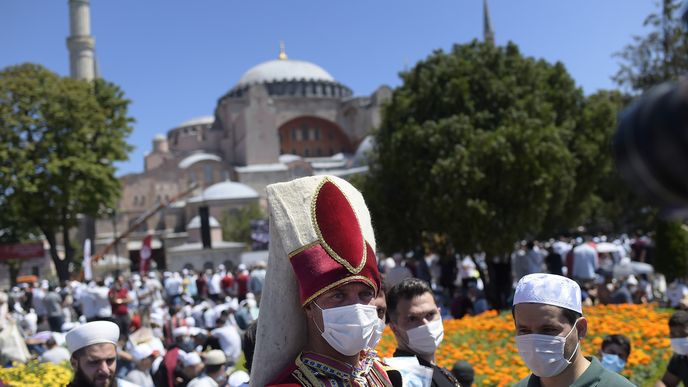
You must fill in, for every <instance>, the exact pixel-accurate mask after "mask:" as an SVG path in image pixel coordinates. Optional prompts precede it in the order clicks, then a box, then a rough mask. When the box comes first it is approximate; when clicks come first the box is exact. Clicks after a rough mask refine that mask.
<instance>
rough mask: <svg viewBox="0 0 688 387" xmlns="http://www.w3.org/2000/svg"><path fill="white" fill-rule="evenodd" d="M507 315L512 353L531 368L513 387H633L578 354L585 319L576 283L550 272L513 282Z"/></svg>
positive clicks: (584, 330)
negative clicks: (513, 338) (509, 316)
mask: <svg viewBox="0 0 688 387" xmlns="http://www.w3.org/2000/svg"><path fill="white" fill-rule="evenodd" d="M512 314H513V316H514V323H515V325H516V347H517V348H518V353H519V355H521V358H522V359H523V361H524V362H525V363H526V366H528V368H529V369H530V370H531V371H532V375H530V376H528V377H526V378H525V379H523V380H521V381H520V382H519V383H518V384H516V386H517V387H521V386H524V387H525V386H527V387H539V386H543V387H561V386H576V387H583V386H590V387H593V386H599V387H603V386H604V387H616V386H621V387H623V386H633V384H632V383H631V382H629V381H628V380H626V379H625V378H624V377H623V376H620V375H619V374H617V373H615V372H611V371H608V370H607V369H606V368H604V367H603V366H602V364H601V363H600V362H599V361H598V360H597V359H596V358H595V357H593V356H588V357H585V356H583V354H582V352H581V351H582V348H581V344H580V342H581V340H583V339H584V338H585V335H586V334H587V332H588V320H587V319H586V318H585V317H583V308H582V305H581V290H580V287H579V286H578V284H577V283H576V282H574V281H572V280H570V279H568V278H566V277H563V276H559V275H553V274H543V273H537V274H529V275H526V276H524V277H523V278H521V279H520V280H519V281H518V284H517V285H516V293H515V294H514V307H513V309H512Z"/></svg>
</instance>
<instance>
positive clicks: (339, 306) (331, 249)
mask: <svg viewBox="0 0 688 387" xmlns="http://www.w3.org/2000/svg"><path fill="white" fill-rule="evenodd" d="M267 193H268V205H269V209H270V232H271V241H270V254H269V261H268V270H267V274H266V281H265V287H264V290H263V301H262V304H261V315H260V318H259V319H258V332H257V340H256V349H255V354H254V358H253V364H254V365H255V366H254V368H255V369H258V368H259V366H258V365H260V371H261V372H260V374H258V373H254V374H252V375H251V386H265V385H268V386H330V385H352V386H394V385H401V378H400V376H399V374H398V372H396V371H393V370H390V369H388V367H386V366H385V365H383V364H382V363H380V362H379V361H378V360H377V355H376V353H375V351H374V349H373V348H375V345H376V344H377V342H378V341H379V339H380V335H381V332H382V328H384V321H382V320H381V319H379V318H378V314H377V308H376V306H375V305H373V300H374V299H375V297H376V295H377V294H378V292H379V290H380V274H379V273H378V270H377V262H376V259H375V237H374V235H373V229H372V226H371V223H370V214H369V213H368V209H367V208H366V206H365V202H364V201H363V197H362V195H361V194H360V192H358V191H357V190H356V189H355V188H354V187H353V186H351V185H350V184H349V183H348V182H346V181H344V180H342V179H339V178H336V177H333V176H314V177H306V178H302V179H297V180H294V181H291V182H288V183H280V184H273V185H271V186H268V188H267ZM333 383H334V384H333Z"/></svg>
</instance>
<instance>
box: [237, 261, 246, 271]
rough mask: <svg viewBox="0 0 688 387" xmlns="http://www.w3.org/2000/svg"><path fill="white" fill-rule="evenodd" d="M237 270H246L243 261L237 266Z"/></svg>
mask: <svg viewBox="0 0 688 387" xmlns="http://www.w3.org/2000/svg"><path fill="white" fill-rule="evenodd" d="M237 270H239V271H244V270H246V265H245V264H243V263H240V264H239V266H237Z"/></svg>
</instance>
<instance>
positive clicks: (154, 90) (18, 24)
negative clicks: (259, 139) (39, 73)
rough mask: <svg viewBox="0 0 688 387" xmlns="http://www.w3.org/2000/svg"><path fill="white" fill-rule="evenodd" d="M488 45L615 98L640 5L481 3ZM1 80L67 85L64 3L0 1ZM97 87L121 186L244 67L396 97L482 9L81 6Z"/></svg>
mask: <svg viewBox="0 0 688 387" xmlns="http://www.w3.org/2000/svg"><path fill="white" fill-rule="evenodd" d="M489 5H490V12H491V16H492V23H493V26H494V30H495V35H496V41H497V44H500V45H502V44H505V43H506V42H507V41H509V40H511V41H513V42H515V43H517V44H518V45H519V46H520V48H521V51H522V52H523V53H524V54H526V55H528V56H534V57H537V58H544V59H546V60H548V61H551V62H554V61H561V62H563V63H564V64H565V65H566V67H567V69H568V70H569V72H570V73H571V74H572V76H573V78H574V79H575V80H576V82H577V83H578V84H579V85H580V86H581V87H582V88H583V90H584V91H585V93H586V94H589V93H592V92H594V91H596V90H598V89H601V88H613V87H614V84H613V82H612V81H611V79H610V77H611V76H612V75H613V74H614V73H615V72H616V70H617V68H618V63H617V61H618V60H617V59H616V58H613V57H612V55H613V53H615V52H618V51H619V50H621V49H622V48H623V47H624V46H625V45H626V44H629V43H631V42H632V36H633V35H638V34H644V33H645V29H644V28H643V26H642V22H643V20H644V18H645V17H646V16H647V15H648V14H649V13H651V12H653V11H654V10H655V9H656V6H655V2H653V1H647V0H568V1H559V0H557V1H552V0H519V1H514V0H490V2H489ZM0 26H2V33H1V34H0V68H3V67H5V66H9V65H14V64H19V63H23V62H34V63H40V64H42V65H44V66H46V67H48V68H49V69H51V70H52V71H55V72H57V73H59V74H61V75H68V74H69V63H68V60H69V56H68V52H67V47H66V38H67V35H68V33H69V15H68V4H67V0H1V1H0ZM91 28H92V33H93V35H94V37H95V39H96V55H97V58H98V62H99V65H100V71H101V74H102V76H103V77H104V78H105V79H107V80H109V81H112V82H115V83H117V84H119V85H120V86H121V87H122V88H123V89H124V91H125V93H126V95H127V97H128V98H129V99H131V100H132V104H131V107H130V114H131V115H132V116H133V117H134V118H135V119H136V123H135V124H134V132H133V134H132V135H131V136H130V138H129V142H130V143H131V144H133V145H134V146H135V147H136V149H135V150H134V151H133V152H132V153H131V155H130V160H129V161H128V162H124V163H120V164H119V168H120V170H119V174H123V173H127V172H136V171H141V170H142V169H143V155H144V154H145V153H147V152H149V151H150V149H151V141H152V139H153V136H154V135H155V134H156V133H166V132H167V130H169V129H171V128H173V127H174V126H176V125H177V124H179V123H181V122H183V121H185V120H187V119H190V118H193V117H196V116H201V115H209V114H213V111H214V109H215V104H216V101H217V99H218V98H219V97H220V96H222V95H223V94H224V93H225V92H227V91H228V90H229V89H231V88H232V86H233V85H234V84H235V83H236V81H237V80H238V79H239V77H241V75H242V74H243V73H244V72H245V71H246V70H248V69H249V68H251V67H252V66H254V65H256V64H258V63H261V62H263V61H266V60H271V59H275V58H276V57H277V54H278V47H279V41H280V40H283V41H284V42H285V44H286V49H287V54H288V55H289V57H290V58H292V59H301V60H307V61H311V62H314V63H316V64H318V65H320V66H322V67H323V68H324V69H326V70H327V71H328V72H329V73H330V74H332V75H333V76H334V77H335V78H336V79H337V80H338V81H340V82H342V83H344V84H345V85H347V86H349V87H350V88H351V89H353V91H354V93H355V94H356V95H366V94H369V93H371V92H372V91H373V90H375V89H376V88H377V87H378V86H379V85H381V84H387V85H390V86H397V85H399V78H398V72H399V71H401V70H403V69H404V68H405V67H411V66H413V65H414V63H416V62H417V61H418V60H420V59H423V58H425V57H426V56H427V55H428V54H430V53H431V52H432V51H433V50H435V49H444V50H447V49H449V48H450V47H451V45H452V44H454V43H465V42H468V41H470V40H472V39H474V38H482V1H481V0H436V1H407V0H373V1H363V0H353V1H337V2H335V1H324V0H323V1H316V0H303V1H302V0H293V1H278V0H273V1H265V0H250V1H240V0H234V1H230V0H193V1H191V0H187V1H181V0H165V1H163V0H145V1H142V0H116V1H113V0H91Z"/></svg>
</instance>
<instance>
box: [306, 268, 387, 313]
mask: <svg viewBox="0 0 688 387" xmlns="http://www.w3.org/2000/svg"><path fill="white" fill-rule="evenodd" d="M358 280H360V281H363V282H365V283H366V284H367V285H370V286H371V287H372V288H373V290H375V294H377V286H375V283H374V282H373V281H371V280H370V278H368V277H366V276H363V275H352V276H350V277H346V278H342V279H340V280H339V281H336V282H333V283H331V284H329V285H327V286H325V287H324V288H322V289H320V290H318V291H317V292H315V293H313V295H312V296H310V297H308V298H307V299H306V301H304V302H303V303H302V304H301V306H306V305H307V304H308V303H309V302H311V301H313V300H314V299H316V298H317V297H318V296H320V295H321V294H323V293H325V292H327V291H328V290H331V289H334V288H336V287H337V286H339V285H343V284H345V283H347V282H351V281H358Z"/></svg>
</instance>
